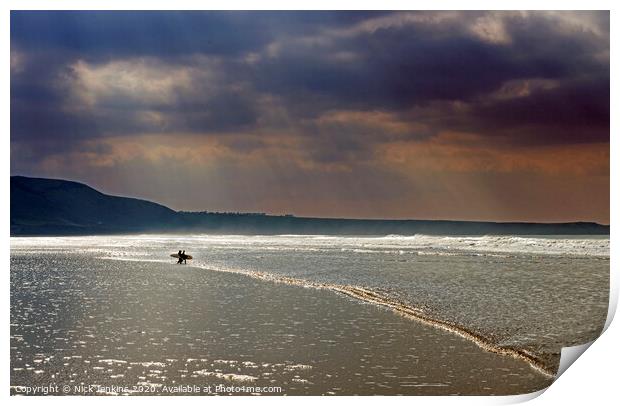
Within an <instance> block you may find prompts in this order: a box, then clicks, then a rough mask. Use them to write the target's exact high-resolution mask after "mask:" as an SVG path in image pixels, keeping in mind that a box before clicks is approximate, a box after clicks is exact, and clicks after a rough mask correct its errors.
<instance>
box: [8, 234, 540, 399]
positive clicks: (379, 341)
mask: <svg viewBox="0 0 620 406" xmlns="http://www.w3.org/2000/svg"><path fill="white" fill-rule="evenodd" d="M40 248H41V247H40ZM48 248H49V249H34V248H33V247H32V246H30V247H29V248H28V249H26V248H25V247H21V248H20V249H13V250H12V253H11V385H12V390H11V393H13V394H15V393H19V392H20V391H23V389H24V388H25V387H33V386H35V385H49V384H55V385H61V387H62V386H63V385H69V386H70V388H71V390H70V392H68V393H69V394H77V393H76V391H75V389H74V388H75V387H76V386H78V385H80V384H82V385H102V386H101V387H100V388H99V392H98V393H105V394H115V393H119V391H120V392H122V393H134V394H153V393H156V394H170V392H166V390H174V388H176V387H177V385H184V387H188V386H191V385H196V386H197V387H200V388H207V387H208V388H210V390H212V392H215V391H216V389H217V388H218V385H224V386H225V387H232V386H234V387H236V388H239V387H252V388H255V387H261V388H263V387H279V388H281V392H280V393H283V394H419V395H430V394H518V393H526V392H531V391H535V390H538V389H541V388H543V387H545V386H547V385H549V384H550V379H549V378H548V377H545V376H544V375H542V374H540V373H539V372H537V371H536V370H534V369H532V368H531V367H530V366H529V365H528V364H527V363H526V362H524V361H522V360H519V359H515V358H512V357H506V356H500V355H497V354H493V353H489V352H486V351H483V350H482V349H480V348H479V347H478V346H476V345H475V344H473V343H472V342H470V341H468V340H465V339H464V338H462V337H460V336H458V335H455V334H452V333H450V332H447V331H443V330H440V329H436V328H433V327H429V326H426V325H423V324H420V323H416V322H413V321H411V320H409V319H407V318H404V317H401V316H399V315H397V314H395V313H394V312H391V311H389V310H387V309H385V308H381V307H377V306H374V305H370V304H366V303H364V302H360V301H359V300H354V299H351V298H349V297H346V296H342V295H338V294H334V293H333V292H331V291H329V290H325V289H307V288H306V289H305V288H302V287H299V286H290V285H287V284H281V283H280V284H278V283H271V282H264V281H259V280H256V279H253V278H249V277H247V276H244V275H238V274H233V273H225V272H211V271H207V270H205V269H200V268H195V267H190V266H177V265H174V264H173V262H171V261H168V260H166V261H167V262H168V263H164V262H149V261H115V260H110V259H102V258H101V252H94V251H93V249H91V248H92V246H91V248H87V249H84V248H83V247H82V248H67V247H65V248H62V249H57V248H50V247H48ZM106 249H107V248H106ZM172 261H173V260H172ZM166 388H168V389H166ZM220 388H221V386H220ZM241 393H243V392H241ZM190 394H192V393H190ZM199 394H204V389H203V392H202V393H199Z"/></svg>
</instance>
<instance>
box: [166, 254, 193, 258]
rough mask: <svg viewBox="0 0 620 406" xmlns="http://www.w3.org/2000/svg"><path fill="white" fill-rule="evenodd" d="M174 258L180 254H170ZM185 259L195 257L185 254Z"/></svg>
mask: <svg viewBox="0 0 620 406" xmlns="http://www.w3.org/2000/svg"><path fill="white" fill-rule="evenodd" d="M170 256H171V257H172V258H179V254H170ZM185 259H193V258H192V256H191V255H185Z"/></svg>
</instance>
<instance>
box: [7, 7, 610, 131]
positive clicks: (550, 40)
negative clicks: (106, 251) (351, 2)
mask: <svg viewBox="0 0 620 406" xmlns="http://www.w3.org/2000/svg"><path fill="white" fill-rule="evenodd" d="M427 15H429V16H434V15H435V14H433V13H428V14H425V13H414V14H406V13H392V14H386V13H332V12H310V13H269V12H261V13H227V12H196V13H186V12H148V13H144V12H119V13H116V12H96V13H93V12H91V13H85V12H14V13H12V14H11V38H12V45H13V47H14V49H15V50H16V52H20V53H22V54H23V55H24V59H25V62H24V65H25V68H24V70H23V71H22V72H20V73H19V74H15V75H13V77H12V89H11V90H12V107H13V109H12V122H15V125H13V127H12V130H13V136H31V135H32V134H33V133H35V132H36V133H37V134H42V133H44V132H45V129H46V128H47V129H48V131H51V132H53V133H54V134H61V133H62V134H74V133H76V132H79V131H80V128H83V133H84V136H99V135H100V134H101V133H110V132H115V133H139V132H149V131H156V130H157V129H158V127H157V126H151V125H149V124H145V123H141V122H138V121H136V120H135V117H136V114H130V113H131V112H132V111H134V112H139V111H142V110H149V111H151V112H159V113H161V114H163V115H165V116H166V117H167V122H168V124H167V126H166V127H165V128H166V129H170V126H171V125H174V126H175V128H176V129H177V130H179V131H181V130H182V131H188V132H203V133H204V132H213V131H238V130H240V129H244V130H247V129H248V128H249V127H251V126H252V125H255V124H256V123H257V122H258V121H259V116H258V115H259V113H258V110H259V108H258V107H259V106H257V104H259V103H260V101H259V98H258V96H259V95H261V94H270V95H273V96H274V97H277V98H278V99H279V100H280V102H281V103H282V104H283V105H284V106H285V109H286V112H287V114H288V115H290V116H291V117H290V119H291V120H299V119H302V118H316V117H318V116H320V115H321V114H322V113H324V112H326V111H330V110H342V109H346V110H362V111H364V110H366V111H371V110H376V109H380V110H392V111H403V110H406V109H409V108H412V107H414V106H418V105H426V104H428V103H431V102H434V101H442V100H445V101H455V100H458V101H463V102H469V103H474V104H480V107H476V108H475V109H474V110H476V113H475V114H474V115H473V116H471V117H462V118H461V119H460V120H459V122H461V123H467V122H469V123H472V124H471V130H475V129H477V128H480V127H481V125H482V126H486V125H487V123H486V122H483V121H482V120H487V119H489V120H490V123H492V124H493V125H495V126H497V127H511V126H514V125H518V126H521V127H531V126H535V127H536V126H547V125H549V123H555V125H556V126H558V128H559V127H560V126H563V125H569V124H574V123H573V121H574V120H581V121H580V123H579V124H584V123H585V124H587V123H588V122H589V121H590V122H593V123H594V124H595V125H596V126H597V128H598V129H600V126H601V124H603V125H604V122H605V120H606V118H607V117H608V115H609V113H608V102H607V104H606V103H605V100H604V96H605V92H604V88H603V89H602V88H601V83H602V84H603V87H604V85H605V80H607V81H608V77H609V70H608V61H607V60H606V59H605V57H604V55H603V57H602V58H601V57H600V56H599V55H600V54H604V53H605V52H608V47H609V42H608V38H605V35H606V34H607V35H608V15H607V14H606V13H600V14H587V16H588V17H589V20H588V21H589V22H590V24H595V25H594V27H595V28H596V29H598V30H599V32H598V33H594V32H591V31H587V30H585V29H582V28H579V27H578V26H577V27H576V26H574V25H571V24H570V22H567V21H566V20H568V19H567V18H565V16H564V15H560V17H558V16H557V15H547V14H540V15H539V14H536V13H529V14H527V15H526V16H524V15H520V14H510V13H504V14H502V13H497V14H491V15H486V14H485V13H479V12H466V13H462V14H460V15H458V16H456V17H448V18H443V17H442V18H441V19H440V20H439V22H436V21H433V20H432V18H430V17H429V19H428V20H427V19H425V18H426V16H427ZM437 15H438V16H440V17H441V16H442V14H441V13H437ZM606 15H607V17H606ZM401 16H405V17H407V16H410V17H411V18H410V20H408V21H407V19H406V18H404V17H403V19H405V22H400V21H399V19H400V18H401ZM577 17H580V16H579V15H577ZM373 21H377V23H376V26H372V25H371V27H370V28H365V27H364V23H365V22H373ZM479 21H480V22H479ZM592 21H593V22H592ZM476 24H478V25H481V26H482V28H480V29H479V31H480V32H481V33H482V34H476V32H477V31H476V29H477V26H476ZM485 25H487V26H485ZM472 27H473V28H472ZM601 36H602V38H601ZM196 55H206V56H209V57H217V58H218V64H217V67H216V69H217V75H216V77H211V78H207V79H204V78H201V77H195V78H191V79H192V81H193V83H192V88H193V90H194V91H192V92H186V89H185V90H184V89H178V90H177V91H175V93H174V95H173V96H174V97H173V98H172V99H170V100H167V102H166V103H163V104H162V103H160V104H157V102H152V105H145V103H144V102H140V103H138V102H136V100H133V99H132V98H127V97H125V95H124V94H120V95H119V96H118V97H113V98H109V97H108V99H106V100H100V101H99V104H98V105H97V106H96V107H97V108H99V111H95V112H88V110H87V109H78V110H79V112H78V113H76V111H75V109H73V110H71V109H66V108H64V107H63V106H62V103H61V100H62V99H63V98H64V97H66V93H67V91H68V89H67V88H66V87H61V86H58V82H59V81H60V80H61V79H60V78H61V77H62V78H64V79H65V80H66V78H67V76H69V77H71V74H69V75H67V74H66V70H67V69H70V68H69V66H71V64H72V63H75V61H77V60H82V61H85V62H86V63H88V64H91V65H92V66H93V67H96V66H97V65H98V64H99V65H102V64H105V63H108V62H110V61H114V60H123V59H131V58H141V57H151V58H153V59H152V62H149V63H153V64H157V63H160V61H161V63H166V64H172V65H174V64H177V65H178V66H192V65H194V66H195V67H196V69H201V66H200V65H199V63H197V62H196V58H194V56H196ZM251 58H254V60H251ZM196 64H198V65H196ZM584 76H585V80H581V82H580V83H581V85H580V86H581V87H580V88H579V89H572V90H571V86H573V87H574V85H573V83H574V82H575V80H576V78H581V79H583V77H584ZM527 78H543V79H553V80H557V81H558V82H559V84H560V89H556V90H555V93H556V94H557V97H560V98H561V97H568V98H569V100H568V101H567V100H566V99H564V100H555V99H553V96H550V95H549V94H548V92H547V93H544V92H539V93H533V94H532V95H531V96H529V97H527V98H521V99H519V100H518V101H508V102H507V101H499V102H494V101H492V100H490V101H489V100H487V101H485V102H484V103H479V100H476V99H479V98H481V97H484V96H485V95H486V94H488V93H490V92H492V91H494V90H496V89H498V88H499V87H500V86H501V85H502V84H503V83H505V82H506V81H510V80H517V79H527ZM205 82H208V83H206V84H207V85H208V86H209V89H205V88H204V86H205ZM213 82H215V83H213ZM564 82H566V83H567V86H568V87H567V88H566V89H564ZM240 83H241V84H244V86H242V87H241V88H238V87H237V88H235V90H232V91H231V86H234V85H236V84H240ZM590 84H591V85H592V87H591V88H589V87H588V86H589V85H590ZM138 91H139V89H138ZM205 94H210V97H205V96H204V95H205ZM582 97H585V98H586V99H588V100H590V101H587V100H585V101H584V100H582ZM599 97H600V99H599ZM558 101H559V102H560V103H559V104H558ZM567 104H570V105H568V106H567ZM606 110H607V111H606ZM543 111H544V113H543ZM580 112H582V113H585V114H586V115H587V117H581V118H575V117H580V116H578V113H580ZM28 116H29V117H31V118H32V120H27V119H26V118H27V117H28ZM478 118H480V120H481V122H480V123H477V122H475V121H476V120H477V119H478ZM567 118H568V119H569V120H568V121H567V120H566V119H567ZM541 120H545V121H546V122H545V123H542V122H541ZM24 121H31V122H24ZM89 121H94V122H95V123H96V124H93V123H90V124H89V123H88V122H89ZM564 123H566V124H564ZM560 132H561V131H556V132H555V133H560ZM597 132H598V133H600V131H598V130H597ZM412 134H413V136H414V137H416V136H418V133H415V132H412ZM587 137H590V136H589V135H588V136H587ZM598 138H600V136H598ZM569 139H570V140H571V141H572V140H573V139H574V137H569ZM588 139H589V138H588ZM554 140H557V136H554Z"/></svg>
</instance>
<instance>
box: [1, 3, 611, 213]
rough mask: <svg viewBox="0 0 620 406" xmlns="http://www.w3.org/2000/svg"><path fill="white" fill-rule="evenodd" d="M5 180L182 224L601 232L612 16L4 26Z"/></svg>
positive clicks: (100, 17)
mask: <svg viewBox="0 0 620 406" xmlns="http://www.w3.org/2000/svg"><path fill="white" fill-rule="evenodd" d="M10 29H11V173H12V174H13V175H29V176H39V177H55V178H64V179H71V180H78V181H83V182H86V183H88V184H89V185H91V186H93V187H95V188H98V189H99V190H101V191H104V192H106V193H111V194H118V195H125V196H136V197H141V198H146V199H150V200H154V201H157V202H160V203H162V204H165V205H168V206H169V207H172V208H174V209H177V210H209V211H252V212H267V213H275V214H279V213H293V214H296V215H306V216H325V217H357V218H360V217H365V218H418V219H462V220H498V221H508V220H517V221H573V220H585V221H597V222H602V223H608V222H609V137H610V133H609V83H610V81H609V75H610V71H609V13H608V12H450V11H441V12H393V13H392V12H389V13H388V12H370V13H368V12H295V13H276V12H253V13H245V12H183V13H173V12H161V13H160V12H81V13H76V12H12V13H11V28H10Z"/></svg>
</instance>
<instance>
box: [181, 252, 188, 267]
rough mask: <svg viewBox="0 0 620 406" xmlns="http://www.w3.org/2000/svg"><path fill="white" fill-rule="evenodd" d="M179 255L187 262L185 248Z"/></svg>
mask: <svg viewBox="0 0 620 406" xmlns="http://www.w3.org/2000/svg"><path fill="white" fill-rule="evenodd" d="M181 257H183V262H185V263H186V264H187V255H185V250H183V253H182V254H181Z"/></svg>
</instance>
